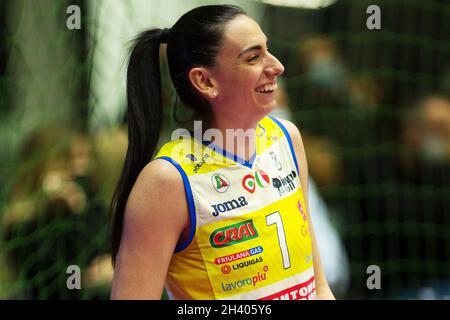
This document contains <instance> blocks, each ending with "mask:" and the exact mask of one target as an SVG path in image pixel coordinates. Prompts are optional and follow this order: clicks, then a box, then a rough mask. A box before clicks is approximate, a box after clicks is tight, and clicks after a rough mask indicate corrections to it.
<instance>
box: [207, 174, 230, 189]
mask: <svg viewBox="0 0 450 320" xmlns="http://www.w3.org/2000/svg"><path fill="white" fill-rule="evenodd" d="M211 182H212V185H213V187H214V190H216V191H217V192H220V193H223V192H225V191H227V190H228V188H229V187H230V180H228V179H227V177H225V176H224V175H223V174H220V173H216V174H214V175H213V176H212V177H211Z"/></svg>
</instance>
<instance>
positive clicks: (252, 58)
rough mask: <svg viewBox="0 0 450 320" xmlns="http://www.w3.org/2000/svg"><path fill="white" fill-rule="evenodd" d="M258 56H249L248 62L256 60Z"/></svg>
mask: <svg viewBox="0 0 450 320" xmlns="http://www.w3.org/2000/svg"><path fill="white" fill-rule="evenodd" d="M258 58H259V56H251V57H250V58H249V59H247V61H248V62H253V61H256V60H257V59H258Z"/></svg>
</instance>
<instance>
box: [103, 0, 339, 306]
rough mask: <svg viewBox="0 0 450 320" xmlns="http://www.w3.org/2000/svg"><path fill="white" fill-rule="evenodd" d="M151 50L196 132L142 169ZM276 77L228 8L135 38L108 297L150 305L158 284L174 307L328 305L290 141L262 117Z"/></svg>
mask: <svg viewBox="0 0 450 320" xmlns="http://www.w3.org/2000/svg"><path fill="white" fill-rule="evenodd" d="M161 44H167V60H168V65H169V70H170V76H171V80H172V83H173V85H174V87H175V89H176V92H177V94H178V96H179V97H180V99H181V101H182V102H183V103H184V104H185V105H187V106H189V107H190V108H192V109H193V110H194V111H195V112H196V114H198V115H200V116H201V120H202V130H201V132H200V136H198V132H194V134H193V136H187V137H186V136H184V137H183V138H181V139H176V140H172V141H170V142H168V143H166V144H165V145H164V146H163V147H162V149H161V150H159V152H158V153H157V155H156V157H155V159H153V160H152V161H151V157H152V154H153V152H154V150H155V148H156V144H157V141H158V137H159V131H160V127H161V117H162V101H161V100H162V99H161V79H160V66H159V51H160V50H159V49H160V45H161ZM283 71H284V67H283V65H282V64H281V63H280V62H279V61H278V60H277V59H276V58H275V57H274V56H273V55H272V54H271V53H270V52H269V51H268V47H267V38H266V36H265V35H264V33H263V32H262V31H261V29H260V27H259V25H258V24H257V23H256V22H255V21H254V20H252V19H251V18H249V17H248V16H247V15H246V14H245V12H244V11H243V10H242V9H240V8H239V7H235V6H225V5H223V6H222V5H221V6H203V7H199V8H196V9H193V10H191V11H189V12H188V13H186V14H184V15H183V16H182V17H181V18H180V19H179V20H178V21H177V22H176V23H175V25H174V26H173V27H172V28H171V29H164V30H160V29H152V30H148V31H145V32H143V33H142V34H141V35H139V36H138V37H137V39H136V40H135V42H134V45H133V48H132V52H131V55H130V60H129V65H128V72H127V97H128V122H129V124H128V125H129V146H128V151H127V154H126V159H125V164H124V168H123V171H122V174H121V178H120V181H119V183H118V186H117V190H116V193H115V195H114V199H113V207H112V208H113V220H112V241H113V243H112V245H113V263H114V264H115V273H114V280H113V285H112V294H111V297H112V298H113V299H128V298H142V299H159V298H160V297H161V294H162V292H163V288H164V287H165V288H166V289H167V293H168V295H169V297H171V298H173V299H314V298H316V297H317V298H319V299H333V298H334V297H333V294H332V293H331V291H330V289H329V286H328V283H327V280H326V278H325V275H324V272H323V270H322V266H321V262H320V257H319V252H318V249H317V244H316V239H315V236H314V231H313V227H312V224H311V221H310V216H309V214H308V202H307V199H308V197H307V180H308V169H307V163H306V157H305V151H304V149H303V144H302V139H301V136H300V132H299V130H298V129H297V128H296V126H295V125H293V124H292V123H290V122H287V121H283V120H281V119H276V118H273V117H269V116H267V115H268V113H269V112H270V111H272V110H273V109H274V108H275V106H276V102H275V93H276V89H277V79H278V77H279V76H281V74H282V73H283ZM207 129H209V130H212V129H214V130H215V131H209V134H206V133H207V131H208V130H207ZM211 132H213V133H215V135H214V139H211V136H212V134H211ZM248 132H250V134H248ZM230 133H231V135H230ZM242 135H246V137H245V138H246V139H245V141H242V139H240V138H241V137H242ZM236 141H237V142H236Z"/></svg>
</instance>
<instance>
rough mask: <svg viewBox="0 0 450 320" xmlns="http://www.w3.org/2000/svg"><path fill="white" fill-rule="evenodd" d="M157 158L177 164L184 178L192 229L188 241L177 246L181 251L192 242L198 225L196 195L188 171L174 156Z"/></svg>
mask: <svg viewBox="0 0 450 320" xmlns="http://www.w3.org/2000/svg"><path fill="white" fill-rule="evenodd" d="M156 159H163V160H166V161H168V162H170V163H171V164H173V165H174V166H175V168H177V170H178V172H180V174H181V177H182V178H183V184H184V191H185V192H186V198H187V202H188V207H189V217H190V218H191V230H190V232H189V239H188V240H187V241H186V242H184V243H182V244H180V245H178V246H177V247H176V248H175V252H179V251H181V250H183V249H185V248H186V247H187V246H188V245H189V244H190V243H191V242H192V239H193V238H194V235H195V229H196V225H197V219H196V214H195V206H194V197H193V195H192V189H191V184H190V183H189V179H188V177H187V175H186V173H185V172H184V170H183V169H182V168H181V166H180V165H179V164H178V162H176V161H175V160H173V159H172V158H170V157H167V156H164V157H159V158H156Z"/></svg>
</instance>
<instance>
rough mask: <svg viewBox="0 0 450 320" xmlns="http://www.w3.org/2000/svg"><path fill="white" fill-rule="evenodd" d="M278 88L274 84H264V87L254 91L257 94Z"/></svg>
mask: <svg viewBox="0 0 450 320" xmlns="http://www.w3.org/2000/svg"><path fill="white" fill-rule="evenodd" d="M277 88H278V85H277V84H276V83H274V84H266V85H265V86H262V87H259V88H256V91H258V92H271V91H274V90H276V89H277Z"/></svg>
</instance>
